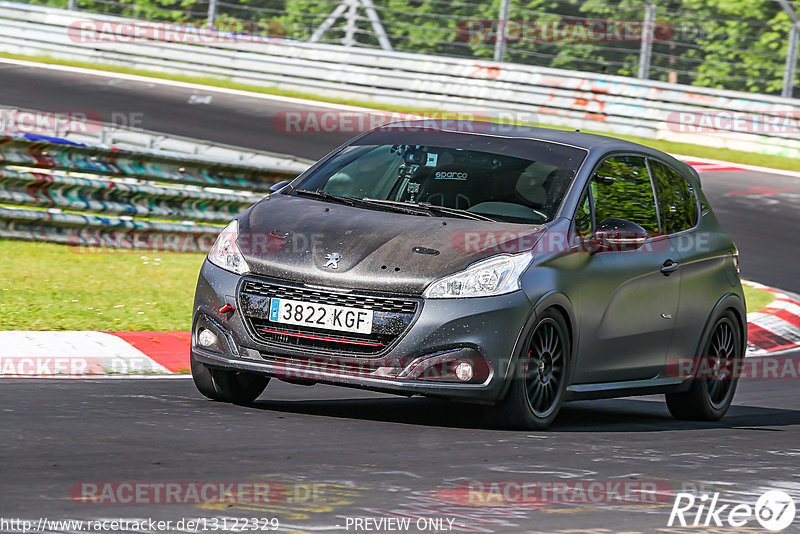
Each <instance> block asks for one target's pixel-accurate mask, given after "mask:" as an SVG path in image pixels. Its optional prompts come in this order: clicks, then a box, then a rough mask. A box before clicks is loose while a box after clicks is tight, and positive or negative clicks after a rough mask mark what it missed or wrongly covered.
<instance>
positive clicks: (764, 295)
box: [742, 284, 775, 313]
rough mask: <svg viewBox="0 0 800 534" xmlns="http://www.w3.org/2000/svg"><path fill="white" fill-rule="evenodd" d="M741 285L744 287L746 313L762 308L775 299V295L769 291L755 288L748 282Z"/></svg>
mask: <svg viewBox="0 0 800 534" xmlns="http://www.w3.org/2000/svg"><path fill="white" fill-rule="evenodd" d="M742 287H743V288H744V300H745V302H746V303H747V313H752V312H756V311H759V310H763V309H764V308H766V307H767V306H768V305H769V304H770V303H771V302H772V301H773V300H775V295H773V294H772V293H770V292H769V291H764V290H763V289H756V288H755V287H753V286H751V285H748V284H742Z"/></svg>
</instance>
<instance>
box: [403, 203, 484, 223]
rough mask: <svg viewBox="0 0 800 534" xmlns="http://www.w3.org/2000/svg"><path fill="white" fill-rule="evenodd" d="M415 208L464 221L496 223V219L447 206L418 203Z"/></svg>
mask: <svg viewBox="0 0 800 534" xmlns="http://www.w3.org/2000/svg"><path fill="white" fill-rule="evenodd" d="M417 206H422V207H423V208H427V209H429V210H431V211H438V212H439V213H446V214H448V215H455V216H456V217H462V218H464V219H473V220H475V221H492V222H497V219H492V218H491V217H487V216H486V215H481V214H479V213H473V212H471V211H467V210H462V209H459V208H448V207H447V206H437V205H436V204H431V203H430V202H420V203H419V204H417Z"/></svg>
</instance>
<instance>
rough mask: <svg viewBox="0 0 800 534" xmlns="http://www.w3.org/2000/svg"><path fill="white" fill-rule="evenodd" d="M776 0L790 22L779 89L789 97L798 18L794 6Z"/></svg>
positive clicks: (791, 85) (795, 54)
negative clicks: (781, 81) (780, 87)
mask: <svg viewBox="0 0 800 534" xmlns="http://www.w3.org/2000/svg"><path fill="white" fill-rule="evenodd" d="M777 2H778V3H779V4H780V6H781V8H783V11H784V12H785V13H786V14H787V15H788V16H789V20H790V21H791V22H792V27H791V29H790V30H789V43H788V46H787V48H786V67H785V68H784V70H783V89H782V90H781V96H783V97H785V98H791V97H792V90H793V89H794V73H795V70H796V68H797V38H798V31H799V30H800V20H798V18H797V13H795V11H794V7H792V4H790V3H789V2H788V1H787V0H777Z"/></svg>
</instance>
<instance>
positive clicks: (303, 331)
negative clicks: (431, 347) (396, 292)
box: [239, 279, 419, 355]
mask: <svg viewBox="0 0 800 534" xmlns="http://www.w3.org/2000/svg"><path fill="white" fill-rule="evenodd" d="M272 298H284V299H291V300H297V301H303V302H310V303H313V304H329V305H333V306H347V307H351V308H363V309H368V310H372V311H373V319H372V333H370V334H356V333H351V332H337V331H334V330H327V329H321V328H315V327H311V326H305V325H304V326H300V325H289V324H283V323H277V322H272V321H270V320H269V301H270V299H272ZM239 306H240V309H241V311H242V313H243V314H244V317H245V320H246V321H247V323H248V325H249V326H250V327H251V329H252V332H253V333H254V335H255V337H256V339H257V340H258V341H261V342H263V343H267V344H273V345H280V346H283V347H287V348H295V349H297V348H300V347H302V348H306V349H312V350H318V351H322V352H326V353H336V354H364V355H375V354H380V353H381V352H383V351H385V350H386V349H387V348H388V347H389V346H390V345H391V344H393V343H394V342H395V341H396V340H397V339H398V338H399V337H400V336H402V335H403V333H405V331H406V330H407V329H408V327H409V325H410V324H411V321H412V320H413V318H414V316H415V314H416V312H417V308H418V306H419V304H418V301H416V300H413V299H408V298H401V297H386V296H380V295H370V294H364V293H360V294H359V293H356V294H354V293H340V292H336V291H330V290H325V289H317V288H307V287H299V286H287V285H283V284H278V283H274V282H267V281H261V280H251V279H248V280H245V281H244V283H243V284H242V286H241V289H240V292H239Z"/></svg>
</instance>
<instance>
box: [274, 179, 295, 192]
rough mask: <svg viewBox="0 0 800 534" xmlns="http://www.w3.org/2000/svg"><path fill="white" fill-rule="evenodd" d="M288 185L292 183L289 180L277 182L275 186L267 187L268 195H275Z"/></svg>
mask: <svg viewBox="0 0 800 534" xmlns="http://www.w3.org/2000/svg"><path fill="white" fill-rule="evenodd" d="M290 183H292V181H291V180H282V181H280V182H278V183H277V184H273V185H271V186H269V192H270V193H277V192H278V191H280V190H281V189H283V188H284V187H286V186H287V185H289V184H290Z"/></svg>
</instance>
